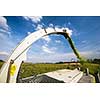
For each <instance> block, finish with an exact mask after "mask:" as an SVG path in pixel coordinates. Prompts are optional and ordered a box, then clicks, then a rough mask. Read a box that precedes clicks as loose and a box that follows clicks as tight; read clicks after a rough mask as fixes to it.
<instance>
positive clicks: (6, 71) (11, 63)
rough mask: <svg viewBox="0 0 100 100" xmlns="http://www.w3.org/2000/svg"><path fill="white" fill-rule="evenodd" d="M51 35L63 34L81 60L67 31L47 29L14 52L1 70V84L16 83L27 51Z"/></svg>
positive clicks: (32, 35) (35, 34)
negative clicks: (44, 37)
mask: <svg viewBox="0 0 100 100" xmlns="http://www.w3.org/2000/svg"><path fill="white" fill-rule="evenodd" d="M49 34H61V35H63V36H64V37H65V38H66V39H68V42H69V44H70V46H71V47H72V49H73V52H74V53H75V55H76V56H77V58H78V59H81V57H80V55H79V54H78V52H77V50H76V48H75V47H74V44H73V42H72V40H71V38H70V34H69V33H67V31H66V30H65V29H64V30H63V29H62V28H61V29H60V28H55V29H53V28H47V29H41V30H39V31H36V32H33V33H31V34H30V35H28V36H27V37H26V38H25V39H24V40H23V41H22V42H21V43H20V44H19V45H18V46H17V47H16V48H15V49H14V51H13V52H12V54H11V56H10V57H9V58H8V60H7V61H6V63H5V64H4V65H3V66H2V68H1V70H0V82H1V83H6V82H7V83H15V82H16V78H17V75H18V71H19V68H20V66H21V63H22V61H25V60H26V59H27V51H28V50H29V48H30V46H31V45H32V44H33V43H34V42H35V41H37V40H38V39H40V38H41V37H43V36H46V35H49Z"/></svg>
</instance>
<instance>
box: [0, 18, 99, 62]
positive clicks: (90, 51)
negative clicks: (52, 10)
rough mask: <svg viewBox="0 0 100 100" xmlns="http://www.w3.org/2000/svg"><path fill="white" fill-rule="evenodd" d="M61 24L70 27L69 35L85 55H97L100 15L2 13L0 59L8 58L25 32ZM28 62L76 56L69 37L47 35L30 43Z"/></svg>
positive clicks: (26, 34) (93, 56) (58, 59)
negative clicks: (21, 14) (4, 14)
mask: <svg viewBox="0 0 100 100" xmlns="http://www.w3.org/2000/svg"><path fill="white" fill-rule="evenodd" d="M43 27H45V28H47V27H61V28H68V29H70V30H72V35H71V37H72V39H73V41H74V43H75V46H76V48H77V49H78V51H79V52H80V54H81V55H82V56H83V57H84V58H100V17H96V16H87V17H84V16H83V17H82V16H81V17H80V16H76V17H74V16H73V17H72V16H5V17H0V59H3V60H5V59H7V57H8V56H9V55H10V54H11V52H12V51H13V49H14V48H15V47H16V46H17V45H18V43H19V42H20V41H22V40H23V39H24V38H25V37H26V36H28V35H29V34H31V33H32V32H34V31H36V30H39V29H41V28H43ZM27 55H28V59H27V61H30V62H34V63H36V62H58V61H71V59H72V58H74V59H76V56H75V55H74V54H73V52H72V49H71V48H70V46H69V43H68V41H66V40H65V38H64V37H63V36H61V35H50V36H46V37H44V38H41V39H39V40H38V41H36V42H35V43H33V45H32V47H31V49H30V50H29V51H28V53H27Z"/></svg>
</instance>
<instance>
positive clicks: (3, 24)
mask: <svg viewBox="0 0 100 100" xmlns="http://www.w3.org/2000/svg"><path fill="white" fill-rule="evenodd" d="M0 28H2V29H4V30H8V28H9V26H8V24H7V19H6V18H5V17H2V16H0Z"/></svg>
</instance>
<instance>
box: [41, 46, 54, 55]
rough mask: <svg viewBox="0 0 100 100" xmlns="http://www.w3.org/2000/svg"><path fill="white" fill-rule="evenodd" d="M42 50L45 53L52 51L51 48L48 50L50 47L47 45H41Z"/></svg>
mask: <svg viewBox="0 0 100 100" xmlns="http://www.w3.org/2000/svg"><path fill="white" fill-rule="evenodd" d="M42 50H43V51H44V52H46V53H54V52H53V51H52V50H50V49H49V48H48V47H47V45H43V46H42Z"/></svg>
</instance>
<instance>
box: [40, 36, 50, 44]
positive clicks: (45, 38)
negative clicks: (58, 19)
mask: <svg viewBox="0 0 100 100" xmlns="http://www.w3.org/2000/svg"><path fill="white" fill-rule="evenodd" d="M42 39H44V40H45V41H46V42H47V43H49V42H50V41H51V39H50V37H49V36H44V37H42Z"/></svg>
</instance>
